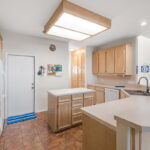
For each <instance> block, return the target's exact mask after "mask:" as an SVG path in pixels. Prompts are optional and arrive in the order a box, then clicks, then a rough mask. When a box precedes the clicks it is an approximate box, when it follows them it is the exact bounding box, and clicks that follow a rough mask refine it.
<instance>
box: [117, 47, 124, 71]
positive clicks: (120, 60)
mask: <svg viewBox="0 0 150 150" xmlns="http://www.w3.org/2000/svg"><path fill="white" fill-rule="evenodd" d="M125 72H126V49H125V45H121V46H118V47H116V48H115V73H117V74H123V73H125Z"/></svg>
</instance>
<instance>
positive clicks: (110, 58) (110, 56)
mask: <svg viewBox="0 0 150 150" xmlns="http://www.w3.org/2000/svg"><path fill="white" fill-rule="evenodd" d="M106 72H107V73H114V72H115V53H114V48H111V49H108V50H107V51H106Z"/></svg>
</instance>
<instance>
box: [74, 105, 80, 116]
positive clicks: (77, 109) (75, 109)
mask: <svg viewBox="0 0 150 150" xmlns="http://www.w3.org/2000/svg"><path fill="white" fill-rule="evenodd" d="M80 108H82V106H80V107H73V108H72V115H75V114H81V112H82V111H81V109H80Z"/></svg>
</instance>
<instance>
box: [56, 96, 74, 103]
mask: <svg viewBox="0 0 150 150" xmlns="http://www.w3.org/2000/svg"><path fill="white" fill-rule="evenodd" d="M58 101H59V102H68V101H71V96H70V95H66V96H59V97H58Z"/></svg>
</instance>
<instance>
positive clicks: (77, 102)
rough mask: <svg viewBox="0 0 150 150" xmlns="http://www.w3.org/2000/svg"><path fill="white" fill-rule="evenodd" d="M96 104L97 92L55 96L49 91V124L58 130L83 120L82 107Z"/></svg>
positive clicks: (53, 129)
mask: <svg viewBox="0 0 150 150" xmlns="http://www.w3.org/2000/svg"><path fill="white" fill-rule="evenodd" d="M94 104H95V92H93V91H92V92H88V93H81V94H72V95H64V96H55V95H53V94H51V93H50V92H49V93H48V124H49V126H50V127H51V129H52V131H54V132H57V131H60V130H63V129H66V128H69V127H71V126H74V125H77V124H79V123H81V122H82V111H81V108H82V107H84V106H91V105H94Z"/></svg>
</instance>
